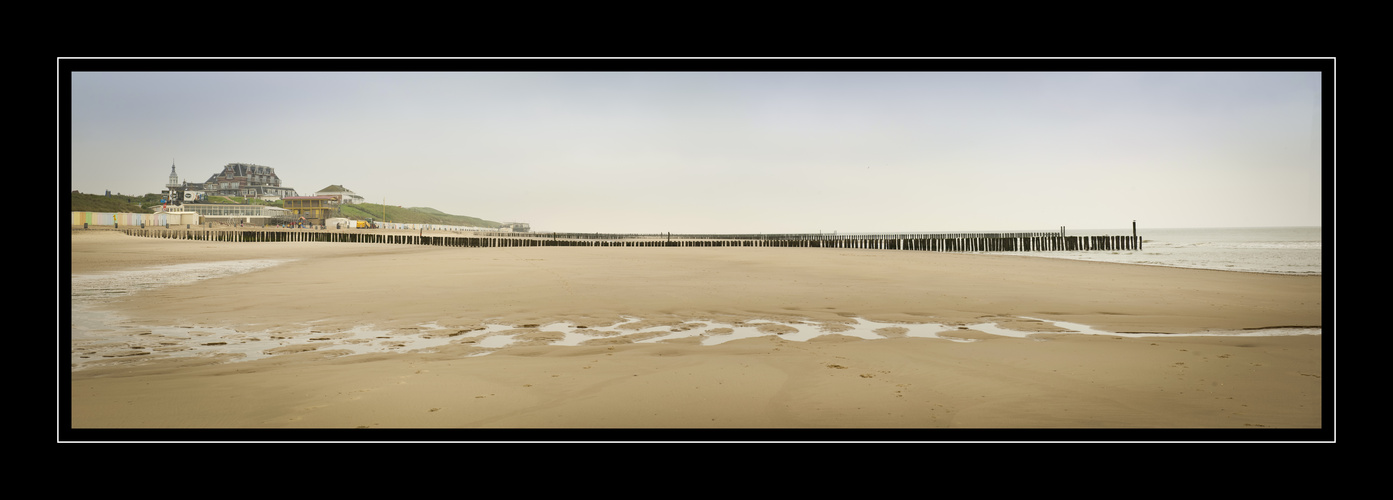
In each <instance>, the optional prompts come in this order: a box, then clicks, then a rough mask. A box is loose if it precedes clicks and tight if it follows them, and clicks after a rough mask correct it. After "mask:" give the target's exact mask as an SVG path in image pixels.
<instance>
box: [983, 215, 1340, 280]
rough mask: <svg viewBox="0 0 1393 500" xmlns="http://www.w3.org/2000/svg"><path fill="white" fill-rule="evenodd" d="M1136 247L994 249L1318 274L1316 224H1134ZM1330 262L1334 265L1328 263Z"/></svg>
mask: <svg viewBox="0 0 1393 500" xmlns="http://www.w3.org/2000/svg"><path fill="white" fill-rule="evenodd" d="M1065 235H1066V236H1108V235H1111V236H1131V235H1132V229H1131V228H1126V229H1112V230H1104V229H1084V230H1075V229H1069V228H1065ZM1137 235H1138V236H1140V237H1141V238H1142V249H1141V250H1117V251H1111V250H1109V251H1088V252H1082V251H1080V252H995V253H1007V254H1016V255H1029V256H1035V257H1051V258H1062V259H1076V260H1093V261H1101V262H1118V263H1124V264H1143V265H1153V266H1168V267H1185V268H1194V269H1215V270H1222V271H1244V272H1255V273H1271V274H1293V275H1319V274H1323V270H1324V267H1325V265H1326V264H1327V263H1326V262H1324V252H1323V251H1322V239H1323V234H1322V231H1321V228H1320V227H1318V226H1317V227H1232V228H1188V229H1187V228H1155V229H1144V228H1139V229H1138V230H1137ZM1329 264H1333V263H1329Z"/></svg>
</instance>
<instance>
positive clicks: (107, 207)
mask: <svg viewBox="0 0 1393 500" xmlns="http://www.w3.org/2000/svg"><path fill="white" fill-rule="evenodd" d="M152 197H153V198H152ZM69 200H70V201H69V202H68V205H69V207H70V211H73V212H112V213H132V214H149V213H154V212H155V210H154V209H153V208H151V207H158V206H159V205H160V195H158V194H153V195H151V194H147V195H144V196H129V195H124V194H113V195H111V196H106V195H101V194H85V193H79V192H77V191H73V192H72V197H71V198H70V199H69Z"/></svg>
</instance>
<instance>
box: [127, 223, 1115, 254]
mask: <svg viewBox="0 0 1393 500" xmlns="http://www.w3.org/2000/svg"><path fill="white" fill-rule="evenodd" d="M118 230H119V231H121V232H123V233H126V234H129V235H133V236H143V237H151V238H170V239H183V240H207V241H229V242H338V243H377V244H397V245H430V246H448V247H461V248H490V247H535V246H568V247H783V248H843V249H860V250H910V251H928V252H1057V251H1070V252H1074V251H1132V250H1141V243H1142V239H1141V236H1139V235H1138V234H1137V233H1136V226H1135V221H1134V222H1133V229H1132V236H1130V237H1128V236H1111V235H1104V236H1067V235H1066V233H1065V231H1064V230H1065V228H1064V227H1062V226H1061V227H1060V231H1059V233H1057V234H1056V233H958V234H923V233H921V234H866V235H831V236H829V235H822V234H774V235H767V234H761V235H753V234H744V235H740V234H689V235H673V234H671V233H664V234H651V235H626V234H599V233H555V232H553V233H549V234H536V233H475V234H443V235H431V236H426V235H425V231H424V230H422V231H418V232H417V234H410V233H396V232H380V231H377V230H357V229H347V230H330V229H313V230H304V229H287V228H224V229H212V228H191V227H188V226H186V227H185V228H183V229H179V228H168V227H158V226H156V227H131V226H127V227H125V228H118Z"/></svg>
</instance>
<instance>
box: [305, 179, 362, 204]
mask: <svg viewBox="0 0 1393 500" xmlns="http://www.w3.org/2000/svg"><path fill="white" fill-rule="evenodd" d="M314 195H315V196H337V197H339V203H347V204H350V205H351V204H357V203H362V202H363V201H364V199H363V197H362V196H358V194H357V193H354V192H353V191H350V190H348V188H345V187H343V186H340V185H338V184H334V185H332V186H329V187H326V188H324V189H321V190H319V191H316V192H315V193H314Z"/></svg>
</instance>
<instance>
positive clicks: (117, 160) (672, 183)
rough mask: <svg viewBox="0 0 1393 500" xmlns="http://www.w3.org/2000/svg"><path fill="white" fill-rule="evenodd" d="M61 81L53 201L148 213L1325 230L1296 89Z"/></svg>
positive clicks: (768, 81)
mask: <svg viewBox="0 0 1393 500" xmlns="http://www.w3.org/2000/svg"><path fill="white" fill-rule="evenodd" d="M214 69H216V67H215V68H214ZM71 76H72V93H71V108H72V109H71V111H72V114H71V134H72V135H71V152H72V168H71V172H70V175H71V177H70V180H69V181H70V183H71V185H70V188H71V189H74V190H78V191H82V192H84V193H94V194H101V193H103V192H106V191H108V190H109V191H111V192H113V193H117V192H120V193H123V194H132V195H142V194H145V193H151V192H159V191H160V190H161V189H162V188H163V185H164V183H165V181H166V180H167V178H168V176H169V172H170V166H171V164H173V165H174V166H176V167H177V172H178V174H179V176H180V178H181V180H186V181H189V182H202V181H204V180H206V179H207V178H208V177H209V176H211V175H213V174H214V173H216V172H219V171H221V169H222V167H223V166H224V165H226V164H228V163H252V164H257V165H265V166H269V167H272V168H274V169H275V171H276V174H277V175H278V176H279V177H280V178H281V180H282V183H283V184H282V185H284V186H288V187H292V188H294V189H295V190H297V191H298V192H299V193H300V194H301V195H308V194H313V193H314V192H315V191H318V190H320V189H323V188H324V187H327V186H330V185H335V184H337V185H342V186H344V187H345V188H347V189H349V190H352V191H354V192H356V193H357V194H359V195H361V196H363V197H364V198H365V199H366V201H367V202H369V203H384V202H385V203H386V204H388V205H399V206H404V207H430V208H434V209H437V210H441V211H444V212H446V213H450V214H455V215H468V216H474V217H479V218H482V219H487V220H494V221H499V222H527V223H529V224H530V225H531V226H532V228H533V229H534V230H537V231H561V232H610V233H662V232H672V233H817V232H824V233H832V232H840V233H859V232H891V231H894V232H927V231H941V232H948V231H963V232H967V231H1005V230H1032V231H1034V230H1057V229H1058V228H1059V227H1060V226H1066V227H1068V228H1070V229H1073V228H1075V227H1077V228H1079V229H1081V230H1085V229H1108V228H1124V227H1128V228H1129V227H1130V225H1131V223H1132V221H1133V220H1136V221H1137V223H1138V225H1139V226H1142V227H1150V228H1189V227H1281V226H1321V224H1322V220H1323V218H1322V195H1323V191H1322V167H1321V160H1322V154H1321V148H1322V147H1323V144H1322V130H1321V127H1322V102H1321V97H1322V89H1321V74H1320V73H1318V72H1310V71H1293V72H1255V71H1233V72H1166V71H1157V72H1141V71H1126V72H1082V71H1060V72H1039V71H1030V72H936V71H923V72H830V71H829V72H781V71H770V72H756V71H749V72H704V71H691V72H675V71H654V72H645V71H623V72H620V71H593V72H551V71H506V72H504V71H479V72H473V71H458V72H396V71H380V72H379V71H374V72H313V71H310V72H291V71H287V72H259V71H255V72H254V71H246V72H238V71H227V72H221V71H188V72H179V71H170V72H156V71H129V72H126V71H93V72H80V71H75V72H73V73H72V74H71ZM64 77H65V75H60V78H64ZM61 97H62V96H60V98H61ZM60 123H61V120H60ZM60 147H61V145H60ZM60 168H61V166H60ZM61 174H62V172H61V171H60V177H61ZM60 182H61V179H60Z"/></svg>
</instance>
